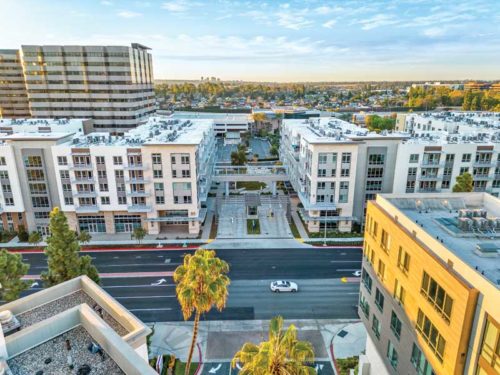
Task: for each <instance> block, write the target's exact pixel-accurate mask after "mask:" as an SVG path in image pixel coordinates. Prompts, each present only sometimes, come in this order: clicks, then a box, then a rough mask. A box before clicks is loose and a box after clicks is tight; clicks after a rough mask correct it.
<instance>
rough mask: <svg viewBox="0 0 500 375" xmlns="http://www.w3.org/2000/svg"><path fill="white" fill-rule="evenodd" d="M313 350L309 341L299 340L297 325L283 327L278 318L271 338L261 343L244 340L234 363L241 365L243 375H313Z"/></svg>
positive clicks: (270, 327) (270, 328) (270, 332)
mask: <svg viewBox="0 0 500 375" xmlns="http://www.w3.org/2000/svg"><path fill="white" fill-rule="evenodd" d="M313 362H314V349H313V346H312V345H311V343H310V342H307V341H299V340H298V339H297V328H296V327H295V326H294V325H293V324H291V325H290V326H289V327H288V328H287V330H286V331H284V330H283V318H282V317H281V316H278V317H275V318H273V319H272V320H271V324H270V326H269V340H268V341H264V342H261V343H260V344H259V345H255V344H253V343H248V342H247V343H245V344H244V345H243V347H242V348H241V349H240V350H239V351H238V352H237V353H236V354H235V355H234V358H233V360H232V361H231V366H232V367H233V368H234V367H236V365H237V364H240V365H241V366H242V368H241V370H240V372H239V374H240V375H285V374H294V375H312V374H316V370H315V369H314V368H313V367H311V365H312V364H313Z"/></svg>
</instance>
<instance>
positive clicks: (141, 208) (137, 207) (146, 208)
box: [127, 204, 151, 212]
mask: <svg viewBox="0 0 500 375" xmlns="http://www.w3.org/2000/svg"><path fill="white" fill-rule="evenodd" d="M127 210H128V211H129V212H150V211H151V206H150V205H147V204H133V205H130V206H127Z"/></svg>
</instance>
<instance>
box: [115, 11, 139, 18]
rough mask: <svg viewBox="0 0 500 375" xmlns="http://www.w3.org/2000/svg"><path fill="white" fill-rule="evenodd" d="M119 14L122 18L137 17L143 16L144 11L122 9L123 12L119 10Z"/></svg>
mask: <svg viewBox="0 0 500 375" xmlns="http://www.w3.org/2000/svg"><path fill="white" fill-rule="evenodd" d="M117 15H118V16H119V17H122V18H136V17H140V16H142V13H139V12H133V11H131V10H122V11H121V12H118V13H117Z"/></svg>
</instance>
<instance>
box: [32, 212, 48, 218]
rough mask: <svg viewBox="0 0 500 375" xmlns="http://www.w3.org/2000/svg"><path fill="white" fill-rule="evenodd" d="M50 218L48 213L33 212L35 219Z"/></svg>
mask: <svg viewBox="0 0 500 375" xmlns="http://www.w3.org/2000/svg"><path fill="white" fill-rule="evenodd" d="M48 218H50V211H39V212H35V219H48Z"/></svg>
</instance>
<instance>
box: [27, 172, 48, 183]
mask: <svg viewBox="0 0 500 375" xmlns="http://www.w3.org/2000/svg"><path fill="white" fill-rule="evenodd" d="M26 174H27V175H28V181H43V180H45V174H44V173H43V171H42V170H39V169H28V170H27V171H26Z"/></svg>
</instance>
